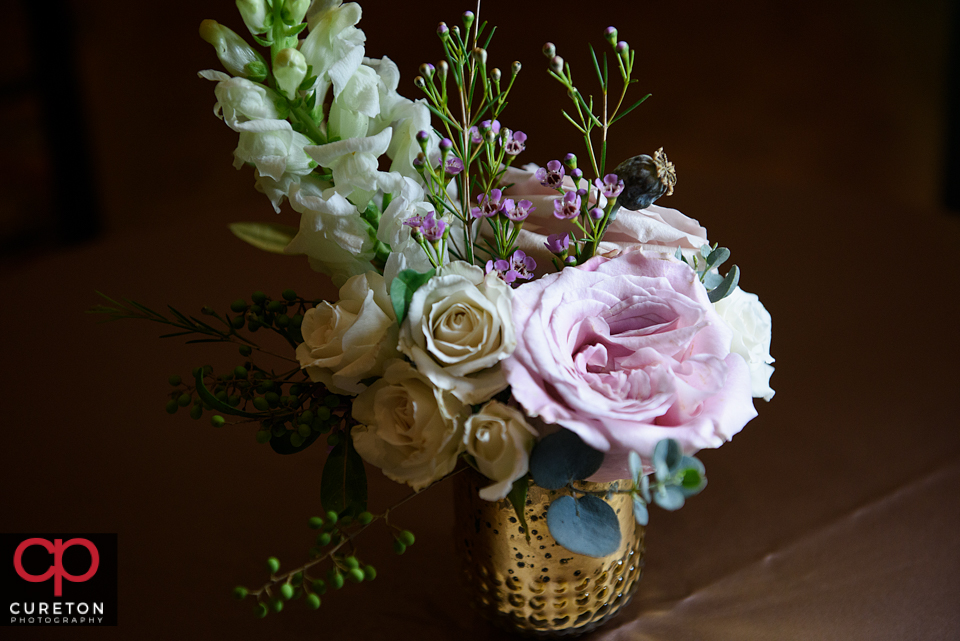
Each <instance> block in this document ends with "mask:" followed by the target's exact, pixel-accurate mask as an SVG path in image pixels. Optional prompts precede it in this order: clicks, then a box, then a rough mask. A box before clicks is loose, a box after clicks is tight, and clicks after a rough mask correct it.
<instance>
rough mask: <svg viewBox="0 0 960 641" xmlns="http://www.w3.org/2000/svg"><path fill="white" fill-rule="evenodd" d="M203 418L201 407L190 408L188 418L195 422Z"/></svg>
mask: <svg viewBox="0 0 960 641" xmlns="http://www.w3.org/2000/svg"><path fill="white" fill-rule="evenodd" d="M201 416H203V405H202V404H201V405H194V406H193V407H191V408H190V418H192V419H194V420H197V419H199V418H200V417H201Z"/></svg>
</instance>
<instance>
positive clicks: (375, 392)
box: [352, 359, 469, 491]
mask: <svg viewBox="0 0 960 641" xmlns="http://www.w3.org/2000/svg"><path fill="white" fill-rule="evenodd" d="M468 412H469V410H468V408H466V407H465V406H464V405H463V404H462V403H460V402H459V401H458V400H457V399H456V398H454V396H453V395H452V394H450V393H449V392H445V391H443V390H439V389H437V388H436V387H434V386H433V385H432V384H431V383H430V381H429V380H428V379H427V378H426V377H425V376H424V375H423V374H421V373H420V372H418V371H417V370H415V369H414V368H413V367H411V366H410V363H407V362H406V361H402V360H399V359H397V360H395V361H393V363H392V364H390V365H388V367H387V369H386V372H385V373H384V375H383V378H381V379H380V380H378V381H376V382H375V383H373V385H371V386H370V387H368V388H367V389H366V390H364V391H363V392H361V393H360V395H359V396H357V398H356V399H354V401H353V418H354V419H356V420H357V422H358V423H359V425H357V426H356V427H354V428H353V432H352V434H353V444H354V447H356V448H357V452H358V453H359V454H360V456H361V457H362V458H363V460H365V461H366V462H368V463H370V464H371V465H375V466H377V467H379V468H380V469H381V470H382V471H383V473H384V474H385V475H386V476H387V477H389V478H390V479H392V480H394V481H397V482H399V483H406V484H407V485H409V486H411V487H412V488H413V489H414V490H417V491H419V490H422V489H423V488H425V487H427V486H428V485H430V484H431V483H433V482H434V481H437V480H439V479H441V478H443V477H444V476H446V475H447V474H449V473H450V472H452V471H453V468H454V467H455V466H456V464H457V457H458V456H459V455H460V452H462V451H463V447H464V445H463V421H464V420H465V418H466V415H467V413H468Z"/></svg>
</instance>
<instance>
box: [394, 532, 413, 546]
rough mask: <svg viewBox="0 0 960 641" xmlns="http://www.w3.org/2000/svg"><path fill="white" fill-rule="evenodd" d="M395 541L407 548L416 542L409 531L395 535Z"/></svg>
mask: <svg viewBox="0 0 960 641" xmlns="http://www.w3.org/2000/svg"><path fill="white" fill-rule="evenodd" d="M397 540H398V541H400V542H401V543H403V544H404V545H406V546H407V547H410V546H411V545H413V542H414V541H416V538H415V537H414V536H413V532H411V531H410V530H404V531H403V532H401V533H400V534H398V535H397Z"/></svg>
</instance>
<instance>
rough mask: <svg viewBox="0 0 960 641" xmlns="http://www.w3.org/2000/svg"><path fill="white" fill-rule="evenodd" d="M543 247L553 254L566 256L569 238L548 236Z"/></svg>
mask: <svg viewBox="0 0 960 641" xmlns="http://www.w3.org/2000/svg"><path fill="white" fill-rule="evenodd" d="M543 246H544V247H546V248H547V251H549V252H551V253H553V254H558V255H559V254H566V253H567V251H568V250H569V249H570V236H568V235H567V234H550V235H549V236H547V242H545V243H544V244H543Z"/></svg>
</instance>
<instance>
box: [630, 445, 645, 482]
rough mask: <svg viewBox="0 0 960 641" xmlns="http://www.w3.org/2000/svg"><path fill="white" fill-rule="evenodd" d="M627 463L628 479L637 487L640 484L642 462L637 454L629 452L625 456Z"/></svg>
mask: <svg viewBox="0 0 960 641" xmlns="http://www.w3.org/2000/svg"><path fill="white" fill-rule="evenodd" d="M627 462H628V463H629V464H630V479H631V480H632V481H633V483H634V485H637V484H638V483H639V482H640V477H642V476H643V461H641V460H640V455H639V454H637V453H636V452H634V451H632V450H631V452H630V454H629V455H628V456H627Z"/></svg>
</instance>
